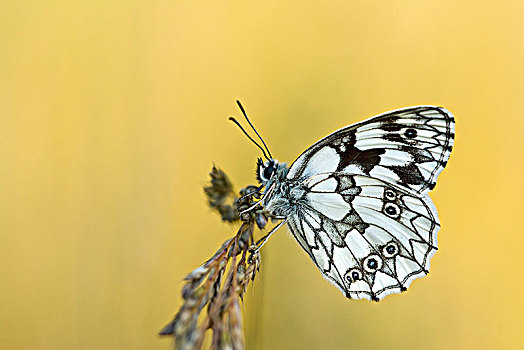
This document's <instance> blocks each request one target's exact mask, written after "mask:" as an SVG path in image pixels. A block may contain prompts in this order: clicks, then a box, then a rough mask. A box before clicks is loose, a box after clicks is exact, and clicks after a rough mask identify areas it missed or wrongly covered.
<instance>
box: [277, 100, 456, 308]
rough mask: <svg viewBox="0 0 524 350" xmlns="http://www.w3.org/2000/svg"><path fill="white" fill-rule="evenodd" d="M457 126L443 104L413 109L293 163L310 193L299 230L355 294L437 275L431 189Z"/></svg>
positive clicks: (373, 295) (294, 177)
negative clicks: (432, 269)
mask: <svg viewBox="0 0 524 350" xmlns="http://www.w3.org/2000/svg"><path fill="white" fill-rule="evenodd" d="M454 130H455V125H454V118H453V116H452V114H451V113H449V112H448V111H447V110H446V109H444V108H440V107H434V106H418V107H409V108H404V109H400V110H396V111H392V112H387V113H384V114H381V115H378V116H376V117H372V118H370V119H367V120H365V121H363V122H360V123H357V124H354V125H350V126H348V127H345V128H343V129H340V130H338V131H335V132H334V133H332V134H330V135H328V136H326V137H325V138H323V139H322V140H320V141H319V142H317V143H316V144H314V145H313V146H311V147H310V148H308V149H307V150H306V151H305V152H304V153H303V154H302V155H300V156H299V157H298V158H297V160H295V162H294V163H293V164H292V165H291V167H290V170H289V172H288V174H287V176H286V177H287V179H288V180H289V181H290V182H292V183H295V184H300V185H299V187H300V188H301V191H300V192H303V193H306V195H305V197H303V198H301V206H300V207H301V208H300V209H301V210H298V211H295V212H293V214H292V215H290V216H289V217H288V218H287V222H288V225H289V227H290V230H291V232H292V233H293V235H294V236H295V238H296V239H297V241H298V242H299V243H300V245H301V246H302V247H303V248H304V250H306V252H307V253H308V254H309V256H310V257H311V259H313V261H314V262H315V264H316V265H317V266H318V268H319V269H320V270H321V272H322V273H323V275H324V276H325V277H326V278H328V279H329V280H330V281H331V282H332V283H333V284H335V285H336V286H338V287H339V288H340V289H341V290H342V291H343V292H344V293H345V294H346V296H347V297H350V298H355V299H361V298H367V299H372V300H380V299H382V298H383V297H384V296H386V295H388V294H390V293H395V292H400V291H402V290H405V289H406V288H407V287H408V286H409V284H410V283H411V282H412V281H413V280H414V279H416V278H418V277H422V276H424V275H425V274H427V273H428V269H429V263H430V258H431V257H432V255H433V254H434V253H435V251H436V249H437V231H438V230H439V228H440V225H439V221H438V217H437V211H436V208H435V206H434V205H433V203H432V202H431V199H430V198H429V196H427V195H426V194H427V193H428V192H429V191H430V190H431V189H432V188H433V187H434V186H435V183H436V180H437V177H438V175H439V173H440V172H441V171H442V170H443V169H444V167H445V166H446V163H447V160H448V158H449V155H450V152H451V149H452V146H453V138H454V132H455V131H454Z"/></svg>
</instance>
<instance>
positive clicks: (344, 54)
mask: <svg viewBox="0 0 524 350" xmlns="http://www.w3.org/2000/svg"><path fill="white" fill-rule="evenodd" d="M523 14H524V2H523V1H496V2H495V1H452V0H449V1H442V0H440V1H420V0H419V1H414V0H413V1H368V0H366V1H364V0H352V1H301V2H292V1H288V2H282V1H273V0H266V1H257V2H254V1H175V0H171V1H168V0H163V1H136V0H128V1H92V0H91V1H87V0H83V1H10V0H3V1H0V310H1V311H0V348H2V349H169V348H170V343H171V340H170V339H161V338H158V337H157V335H156V333H157V331H159V329H160V328H161V327H162V326H163V325H164V324H165V323H166V322H167V321H169V319H170V317H172V315H173V314H174V312H175V310H176V309H177V308H178V306H179V305H180V296H179V292H180V288H181V286H182V278H183V277H184V276H185V274H186V273H187V272H189V271H190V270H191V269H193V268H194V267H196V266H197V265H199V264H200V263H201V262H203V261H204V259H206V258H207V257H209V256H210V255H211V254H212V253H213V252H214V250H215V249H216V248H217V247H218V246H219V245H220V243H221V242H222V241H223V240H224V239H226V238H227V237H229V236H231V235H232V234H233V233H234V232H235V227H233V226H228V225H226V224H223V223H221V222H220V221H219V218H218V216H217V215H215V214H214V213H212V212H211V210H210V209H208V207H207V205H206V202H205V198H204V195H203V192H202V188H201V187H202V185H203V184H204V183H206V181H207V179H208V175H207V173H208V171H209V170H210V168H211V166H212V163H213V162H214V163H216V164H217V165H218V166H220V167H221V168H223V169H224V170H225V171H226V172H227V173H228V174H229V175H230V176H231V178H232V180H233V181H234V183H235V184H237V187H241V186H244V185H246V184H248V183H252V182H254V176H253V172H254V169H255V160H256V157H258V156H259V153H258V151H257V149H256V148H255V147H253V145H251V144H250V143H249V142H248V140H247V139H246V138H245V137H244V136H243V135H241V133H240V132H239V130H238V129H237V128H236V127H235V126H234V125H233V124H231V123H230V122H228V121H227V117H228V116H229V115H235V116H239V115H240V112H239V111H238V109H237V108H236V105H235V99H240V100H241V101H242V102H243V103H244V106H245V107H246V109H247V112H248V114H249V115H250V116H251V118H252V120H253V121H254V123H255V124H256V125H257V127H258V129H259V131H260V132H261V133H262V134H263V136H264V137H265V139H266V141H267V142H268V143H269V146H270V148H271V149H272V152H273V154H274V155H275V156H276V157H277V158H278V159H279V160H281V161H289V162H290V161H292V160H294V158H295V157H296V156H298V155H299V153H300V152H302V151H303V150H304V149H305V148H306V147H307V146H309V145H311V144H312V143H313V142H315V141H316V140H318V139H319V138H321V137H323V136H325V135H326V134H328V133H330V132H331V131H333V130H335V129H337V128H340V127H342V126H344V125H347V124H350V123H353V122H356V121H359V120H362V119H364V118H366V117H369V116H371V115H374V114H378V113H381V112H384V111H386V110H390V109H394V108H399V107H404V106H409V105H417V104H436V105H442V106H445V107H446V108H448V109H449V110H450V111H452V112H453V113H454V114H455V118H456V121H457V131H456V132H457V133H456V143H455V148H454V150H453V153H452V155H451V159H450V162H449V164H448V166H447V168H446V169H445V171H444V172H443V174H442V175H441V177H440V178H439V183H438V185H437V187H436V189H435V190H434V191H433V192H432V194H431V196H432V198H433V200H434V202H435V203H436V205H437V208H438V209H439V216H440V219H441V223H442V229H441V232H440V235H439V245H440V250H439V252H438V253H437V255H436V256H435V257H434V258H433V260H432V268H431V274H430V275H429V276H428V277H426V278H423V279H420V280H417V281H416V282H415V283H414V284H413V285H412V286H411V287H410V289H409V290H408V292H407V293H404V294H402V295H395V296H389V297H387V298H386V299H385V300H384V301H382V302H380V303H378V304H377V303H370V302H366V301H348V300H346V299H345V298H344V297H343V295H342V294H341V293H340V292H339V291H338V290H337V289H336V288H334V287H333V286H332V285H330V284H329V283H328V282H326V281H325V280H324V279H323V278H322V277H321V275H320V273H319V272H318V271H317V270H316V268H315V267H314V266H313V264H312V263H311V261H309V258H308V257H307V255H306V254H305V253H304V252H303V251H302V249H301V248H300V247H299V245H298V244H297V243H296V242H295V241H294V239H293V238H292V237H290V235H289V234H287V233H286V232H285V230H282V231H281V232H279V233H278V234H276V235H275V236H273V238H272V239H271V240H270V242H269V244H268V245H266V246H265V247H264V250H263V261H262V273H261V276H260V279H259V280H257V282H256V284H255V288H254V290H253V292H251V293H249V294H250V296H249V297H248V300H247V303H246V304H245V306H244V308H245V310H246V327H247V333H248V345H249V346H248V348H250V349H304V348H307V349H344V348H348V349H349V348H354V349H366V348H367V349H373V348H381V349H386V348H388V349H408V348H413V349H443V348H446V349H464V348H469V349H481V348H482V349H493V348H499V349H509V348H522V346H523V335H522V329H523V327H524V324H523V315H524V307H523V306H524V302H523V299H522V290H523V287H524V282H523V278H522V265H523V264H522V257H523V252H524V230H523V229H522V226H521V225H519V222H520V220H522V214H523V211H522V209H523V202H524V195H523V192H524V189H523V186H522V173H523V161H522V158H523V155H522V148H523V143H522V133H523V131H524V117H523V111H522V100H523V98H524V88H523V87H524V65H523V62H524V39H523V38H524V26H523V25H522V21H523V17H522V16H523Z"/></svg>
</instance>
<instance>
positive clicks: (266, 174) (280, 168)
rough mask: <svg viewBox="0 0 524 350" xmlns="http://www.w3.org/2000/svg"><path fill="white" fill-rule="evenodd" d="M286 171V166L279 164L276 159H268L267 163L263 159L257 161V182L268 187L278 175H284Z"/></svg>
mask: <svg viewBox="0 0 524 350" xmlns="http://www.w3.org/2000/svg"><path fill="white" fill-rule="evenodd" d="M285 170H286V164H284V163H279V162H278V160H276V159H272V158H270V159H268V160H266V161H265V162H264V161H263V160H262V158H258V161H257V170H256V174H257V180H258V182H259V183H260V184H261V185H266V184H267V183H268V182H269V181H270V180H271V179H273V178H275V176H277V175H282V174H283V173H284V172H285Z"/></svg>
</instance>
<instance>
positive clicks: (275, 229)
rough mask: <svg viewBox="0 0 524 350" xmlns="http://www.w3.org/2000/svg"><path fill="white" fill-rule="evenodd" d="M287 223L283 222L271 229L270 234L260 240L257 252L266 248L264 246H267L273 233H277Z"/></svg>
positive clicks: (257, 244)
mask: <svg viewBox="0 0 524 350" xmlns="http://www.w3.org/2000/svg"><path fill="white" fill-rule="evenodd" d="M285 223H286V220H282V221H281V222H280V223H279V224H278V225H277V226H275V227H273V228H272V229H271V231H269V232H268V234H267V235H265V236H264V237H262V238H260V239H259V240H258V241H257V243H256V248H255V251H256V252H259V251H260V249H261V248H262V247H263V246H264V244H266V242H267V240H268V239H269V237H271V235H272V234H273V233H275V232H276V231H277V230H278V229H279V228H280V227H282V225H284V224H285Z"/></svg>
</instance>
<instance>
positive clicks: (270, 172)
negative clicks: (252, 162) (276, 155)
mask: <svg viewBox="0 0 524 350" xmlns="http://www.w3.org/2000/svg"><path fill="white" fill-rule="evenodd" d="M274 172H275V166H274V165H273V163H270V164H269V165H268V166H267V167H266V168H265V169H264V171H263V176H264V179H265V180H269V179H270V178H271V175H273V173H274Z"/></svg>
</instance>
